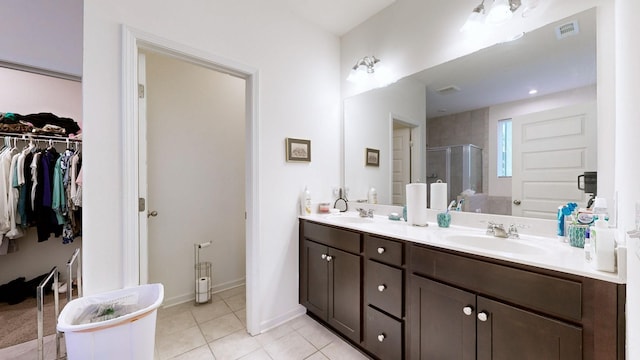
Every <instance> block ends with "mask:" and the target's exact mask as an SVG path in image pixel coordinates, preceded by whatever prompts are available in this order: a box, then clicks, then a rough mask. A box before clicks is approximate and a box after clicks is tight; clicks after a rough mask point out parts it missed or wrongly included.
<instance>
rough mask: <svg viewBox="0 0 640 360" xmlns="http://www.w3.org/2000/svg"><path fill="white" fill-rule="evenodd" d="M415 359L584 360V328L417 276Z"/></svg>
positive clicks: (413, 330)
mask: <svg viewBox="0 0 640 360" xmlns="http://www.w3.org/2000/svg"><path fill="white" fill-rule="evenodd" d="M410 296H411V300H410V301H411V302H412V313H411V315H410V316H411V326H412V327H411V336H412V337H411V340H410V342H411V345H410V347H411V359H576V360H577V359H582V329H581V328H579V327H577V326H574V325H571V324H567V323H563V322H560V321H556V320H553V319H550V318H546V317H544V316H540V315H537V314H534V313H531V312H528V311H524V310H521V309H518V308H515V307H512V306H509V305H506V304H503V303H501V302H497V301H493V300H490V299H487V298H484V297H482V296H477V295H476V294H474V293H472V292H468V291H463V290H460V289H457V288H455V287H451V286H447V285H444V284H441V283H439V282H436V281H433V280H429V279H427V278H422V277H419V276H415V275H412V278H411V295H410Z"/></svg>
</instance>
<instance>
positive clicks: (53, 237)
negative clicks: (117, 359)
mask: <svg viewBox="0 0 640 360" xmlns="http://www.w3.org/2000/svg"><path fill="white" fill-rule="evenodd" d="M0 81H1V82H2V83H3V84H11V86H4V87H3V89H2V90H0V98H1V99H2V101H1V102H0V107H1V108H0V234H2V238H1V241H0V351H1V350H2V349H4V348H8V347H12V346H15V345H18V344H22V343H25V342H29V341H33V340H34V339H36V338H37V335H38V332H37V329H38V325H37V304H36V288H37V286H38V285H39V284H40V282H41V281H42V280H43V279H44V278H45V277H46V276H47V275H48V274H49V273H50V272H51V270H52V269H53V268H54V267H57V269H58V273H59V279H60V286H59V290H61V291H62V292H63V293H61V294H60V295H59V299H60V306H61V307H62V306H63V305H64V303H65V300H66V292H67V291H73V292H74V297H75V296H77V279H75V277H74V279H69V278H68V274H67V271H66V268H67V267H66V264H67V261H68V260H69V259H70V258H71V256H72V255H73V253H74V251H75V250H76V249H80V248H81V247H82V135H81V133H82V131H81V126H82V93H81V83H80V81H79V80H78V79H72V78H62V77H56V76H52V75H51V74H39V73H36V72H35V71H26V69H21V70H17V69H11V68H8V67H2V68H0ZM43 304H44V307H43V309H42V310H43V311H42V312H43V314H44V321H43V325H44V329H43V330H44V335H51V334H53V333H54V332H55V321H54V320H55V315H54V309H53V304H54V299H53V291H52V286H51V285H48V286H46V288H45V296H44V298H43Z"/></svg>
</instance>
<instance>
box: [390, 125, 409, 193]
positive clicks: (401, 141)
mask: <svg viewBox="0 0 640 360" xmlns="http://www.w3.org/2000/svg"><path fill="white" fill-rule="evenodd" d="M410 182H411V128H409V127H397V128H396V126H394V129H393V182H392V190H393V191H392V201H393V205H403V204H404V203H405V201H406V186H405V185H406V184H409V183H410Z"/></svg>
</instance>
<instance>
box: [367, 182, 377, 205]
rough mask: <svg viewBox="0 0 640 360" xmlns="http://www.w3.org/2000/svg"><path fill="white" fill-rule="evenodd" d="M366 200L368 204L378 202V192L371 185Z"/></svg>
mask: <svg viewBox="0 0 640 360" xmlns="http://www.w3.org/2000/svg"><path fill="white" fill-rule="evenodd" d="M367 202H368V203H369V204H377V203H378V192H377V191H376V189H375V188H374V187H373V186H372V187H371V188H370V189H369V193H368V194H367Z"/></svg>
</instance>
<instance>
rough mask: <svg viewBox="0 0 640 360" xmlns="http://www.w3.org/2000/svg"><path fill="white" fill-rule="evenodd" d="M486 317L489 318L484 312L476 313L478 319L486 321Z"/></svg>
mask: <svg viewBox="0 0 640 360" xmlns="http://www.w3.org/2000/svg"><path fill="white" fill-rule="evenodd" d="M488 318H489V314H487V313H486V312H484V311H481V312H479V313H478V320H480V321H487V319H488Z"/></svg>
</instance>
